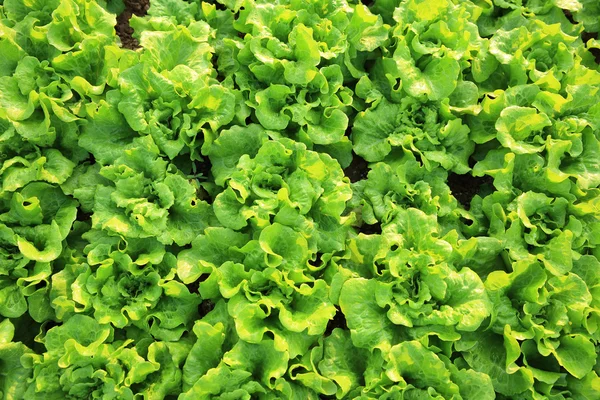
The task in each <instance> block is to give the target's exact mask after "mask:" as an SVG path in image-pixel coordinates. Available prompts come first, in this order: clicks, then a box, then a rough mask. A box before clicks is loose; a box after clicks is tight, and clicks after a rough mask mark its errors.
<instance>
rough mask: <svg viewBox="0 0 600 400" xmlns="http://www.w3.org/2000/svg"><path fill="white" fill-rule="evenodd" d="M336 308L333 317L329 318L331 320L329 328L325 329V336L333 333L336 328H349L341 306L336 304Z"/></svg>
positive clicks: (328, 324)
mask: <svg viewBox="0 0 600 400" xmlns="http://www.w3.org/2000/svg"><path fill="white" fill-rule="evenodd" d="M335 308H336V312H335V316H334V317H333V319H331V320H329V322H328V323H327V328H326V329H325V336H329V335H331V332H332V331H333V330H334V329H335V328H340V329H348V325H347V324H346V317H345V316H344V313H342V310H340V308H339V307H337V306H336V307H335Z"/></svg>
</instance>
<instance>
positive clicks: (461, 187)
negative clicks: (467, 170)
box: [446, 173, 494, 210]
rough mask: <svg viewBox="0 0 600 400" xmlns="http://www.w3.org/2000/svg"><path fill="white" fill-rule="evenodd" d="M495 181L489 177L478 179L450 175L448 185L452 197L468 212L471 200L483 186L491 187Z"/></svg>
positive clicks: (466, 175)
mask: <svg viewBox="0 0 600 400" xmlns="http://www.w3.org/2000/svg"><path fill="white" fill-rule="evenodd" d="M493 181H494V178H492V177H491V176H487V175H486V176H483V177H481V178H478V177H474V176H471V175H468V174H465V175H457V174H455V173H450V174H449V175H448V181H447V182H446V183H447V184H448V186H449V187H450V191H451V192H452V195H453V196H454V197H456V200H458V202H459V203H460V204H462V205H463V207H465V208H466V209H467V210H468V209H469V206H470V205H471V199H473V197H474V196H475V195H476V194H477V193H479V190H480V188H481V186H483V185H491V184H492V182H493Z"/></svg>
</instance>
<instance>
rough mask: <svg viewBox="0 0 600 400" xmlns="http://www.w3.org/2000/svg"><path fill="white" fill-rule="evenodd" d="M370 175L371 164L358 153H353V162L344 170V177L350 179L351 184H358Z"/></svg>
mask: <svg viewBox="0 0 600 400" xmlns="http://www.w3.org/2000/svg"><path fill="white" fill-rule="evenodd" d="M368 173H369V164H368V163H367V162H366V161H365V159H364V158H362V157H361V156H359V155H357V154H356V153H354V152H353V153H352V162H351V163H350V165H349V166H348V167H347V168H346V169H345V170H344V175H346V176H347V177H348V178H350V182H352V183H354V182H358V181H362V180H363V179H367V174H368Z"/></svg>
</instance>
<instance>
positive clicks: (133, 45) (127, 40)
mask: <svg viewBox="0 0 600 400" xmlns="http://www.w3.org/2000/svg"><path fill="white" fill-rule="evenodd" d="M123 3H125V10H124V11H123V12H122V13H121V14H120V15H119V16H118V17H117V25H116V26H115V29H116V31H117V35H119V37H120V38H121V43H122V45H123V47H124V48H126V49H132V50H135V49H137V48H139V47H140V44H139V43H138V41H137V40H136V39H135V38H134V37H133V36H132V35H133V28H132V27H131V26H129V19H130V18H131V16H132V15H137V16H138V17H141V16H143V15H146V13H147V12H148V9H149V8H150V0H124V1H123Z"/></svg>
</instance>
